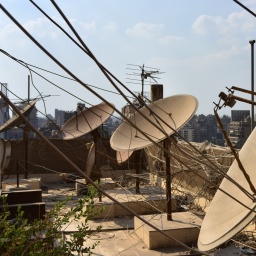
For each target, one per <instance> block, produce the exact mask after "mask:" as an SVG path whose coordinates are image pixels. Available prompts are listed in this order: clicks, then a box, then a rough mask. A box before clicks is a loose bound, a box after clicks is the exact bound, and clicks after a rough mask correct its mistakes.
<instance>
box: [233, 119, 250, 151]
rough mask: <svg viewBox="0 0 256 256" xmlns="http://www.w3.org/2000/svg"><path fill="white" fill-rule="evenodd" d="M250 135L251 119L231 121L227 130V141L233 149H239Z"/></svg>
mask: <svg viewBox="0 0 256 256" xmlns="http://www.w3.org/2000/svg"><path fill="white" fill-rule="evenodd" d="M250 133H251V118H250V116H248V117H246V118H244V119H243V120H242V121H240V122H239V121H231V122H230V128H229V139H230V140H231V142H232V145H233V147H235V148H237V149H241V148H242V146H243V145H244V143H245V141H246V140H247V138H248V137H249V135H250Z"/></svg>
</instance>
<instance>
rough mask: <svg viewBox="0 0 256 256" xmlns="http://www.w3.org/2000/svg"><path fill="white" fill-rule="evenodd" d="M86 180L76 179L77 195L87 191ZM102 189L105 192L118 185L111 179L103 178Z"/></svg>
mask: <svg viewBox="0 0 256 256" xmlns="http://www.w3.org/2000/svg"><path fill="white" fill-rule="evenodd" d="M85 184H86V182H85V179H76V193H77V195H79V194H81V193H83V191H84V190H85V186H86V185H85ZM100 184H101V188H102V189H103V190H109V189H114V188H115V186H116V183H115V182H114V181H113V180H112V179H111V178H101V179H100Z"/></svg>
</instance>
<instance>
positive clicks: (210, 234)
mask: <svg viewBox="0 0 256 256" xmlns="http://www.w3.org/2000/svg"><path fill="white" fill-rule="evenodd" d="M255 154H256V128H255V129H254V130H253V131H252V133H251V135H250V136H249V138H248V139H247V141H246V142H245V144H244V146H243V147H242V149H241V150H240V152H239V158H240V161H241V162H242V164H243V166H244V169H245V170H246V172H247V174H248V175H249V177H250V179H251V182H252V184H256V172H255V166H256V157H255ZM227 175H228V176H229V177H230V178H231V179H233V180H235V181H236V182H237V183H238V184H239V185H240V186H241V187H243V188H244V189H245V190H246V191H248V192H249V193H250V194H252V195H253V192H252V191H251V189H250V186H249V184H248V182H247V180H246V178H245V177H244V175H243V173H242V171H241V170H240V169H239V166H238V163H237V161H236V160H235V161H234V162H233V163H232V165H231V167H230V168H229V170H228V172H227ZM220 188H221V189H222V190H224V191H225V192H226V193H228V194H229V195H232V196H234V197H235V198H236V199H237V200H238V201H239V202H242V203H243V204H244V205H246V206H247V207H249V208H250V209H251V210H249V209H247V208H245V207H244V206H243V205H241V204H240V203H239V202H237V201H235V200H233V199H232V198H230V197H229V196H228V195H226V194H224V193H223V192H221V191H220V190H218V191H217V192H216V194H215V196H214V198H213V200H212V202H211V204H210V207H209V209H208V211H207V213H206V215H205V218H204V220H203V223H202V226H201V230H200V234H199V238H198V248H199V250H201V251H209V250H211V249H213V248H215V247H217V246H219V245H221V244H223V243H224V242H226V241H228V240H229V239H231V238H232V237H233V236H234V235H236V234H237V233H239V232H240V231H241V230H242V229H243V228H245V227H246V226H247V225H248V224H249V223H250V222H251V221H252V220H253V219H254V218H255V212H253V211H255V205H256V203H255V202H253V201H252V199H250V198H249V197H248V196H246V195H245V194H244V193H243V192H242V191H241V190H240V189H239V188H238V187H237V186H236V185H235V184H233V183H232V182H231V181H229V180H227V179H226V178H224V179H223V181H222V182H221V184H220Z"/></svg>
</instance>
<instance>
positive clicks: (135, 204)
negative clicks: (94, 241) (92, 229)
mask: <svg viewBox="0 0 256 256" xmlns="http://www.w3.org/2000/svg"><path fill="white" fill-rule="evenodd" d="M120 203H121V204H122V205H125V206H126V207H128V208H129V209H131V210H133V211H134V212H136V213H137V214H139V215H144V214H154V213H157V214H159V213H162V212H166V200H165V199H158V200H157V199H154V200H147V201H129V202H120ZM102 208H103V211H101V209H102ZM172 210H173V211H176V210H177V208H176V199H174V198H173V199H172ZM94 212H95V215H94V216H93V218H94V219H98V218H106V216H107V217H108V218H114V217H124V216H134V215H133V214H132V213H130V212H129V211H127V210H125V209H124V208H123V207H122V206H121V205H119V204H116V203H113V202H97V203H95V205H94Z"/></svg>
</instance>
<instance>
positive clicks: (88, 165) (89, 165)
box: [86, 143, 95, 177]
mask: <svg viewBox="0 0 256 256" xmlns="http://www.w3.org/2000/svg"><path fill="white" fill-rule="evenodd" d="M94 163H95V143H92V145H91V147H90V149H89V152H88V156H87V162H86V174H87V176H88V177H90V176H91V172H92V168H93V165H94Z"/></svg>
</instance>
